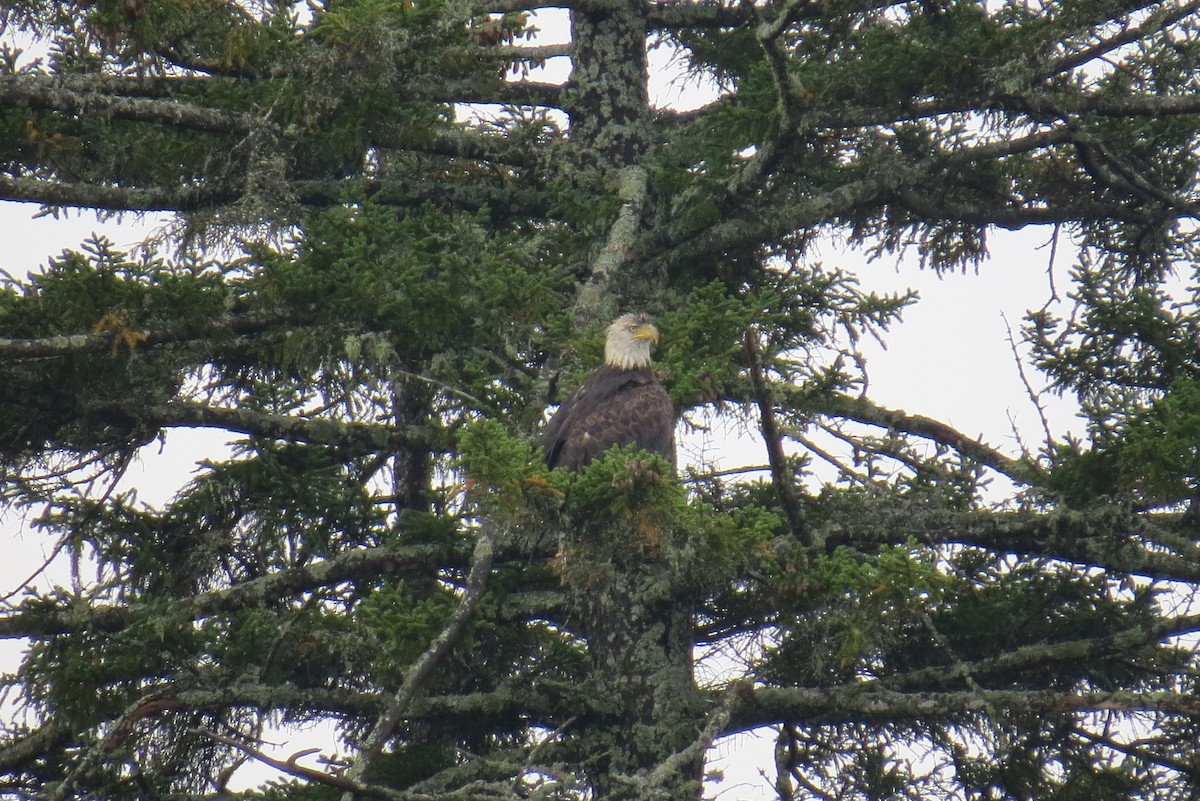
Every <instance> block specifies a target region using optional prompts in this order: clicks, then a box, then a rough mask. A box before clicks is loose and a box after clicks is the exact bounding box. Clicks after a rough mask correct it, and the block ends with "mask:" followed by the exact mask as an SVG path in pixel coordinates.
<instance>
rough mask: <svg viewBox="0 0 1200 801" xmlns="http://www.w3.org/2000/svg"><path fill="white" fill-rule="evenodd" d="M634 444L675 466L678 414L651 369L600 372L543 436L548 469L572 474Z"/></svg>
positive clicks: (604, 368) (606, 367)
mask: <svg viewBox="0 0 1200 801" xmlns="http://www.w3.org/2000/svg"><path fill="white" fill-rule="evenodd" d="M630 444H634V445H637V446H638V447H640V448H642V449H643V450H647V451H653V452H655V453H661V454H662V455H663V456H665V457H667V459H669V460H670V461H671V464H672V466H673V465H674V464H675V412H674V409H673V408H672V406H671V398H670V397H668V395H667V392H666V390H664V389H663V388H662V385H661V384H659V383H658V381H657V380H655V378H654V375H653V373H651V372H650V368H649V367H635V368H633V369H629V370H623V369H621V368H619V367H613V366H612V365H608V364H605V365H602V366H601V367H599V368H597V369H596V371H595V372H593V373H592V374H591V375H590V376H588V377H587V380H586V381H584V382H583V386H581V387H580V388H579V389H577V390H576V391H575V394H573V395H572V396H571V397H569V398H567V399H566V400H565V401H563V404H562V406H560V407H559V408H558V411H557V412H556V413H555V415H554V417H553V418H552V419H551V420H550V424H549V425H548V426H547V427H546V433H545V434H544V435H543V436H542V447H543V449H545V453H546V464H547V465H548V466H550V467H551V468H555V467H567V468H570V469H571V470H579V469H581V468H583V467H584V466H585V465H587V464H588V463H589V462H591V461H592V460H593V459H595V458H597V457H599V456H601V455H602V454H603V453H604V452H605V451H607V450H608V449H609V448H611V447H613V446H614V445H630Z"/></svg>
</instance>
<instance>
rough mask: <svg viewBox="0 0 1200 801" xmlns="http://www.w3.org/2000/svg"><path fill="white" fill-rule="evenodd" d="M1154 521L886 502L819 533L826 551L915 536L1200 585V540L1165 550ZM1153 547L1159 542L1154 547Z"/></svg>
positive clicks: (1119, 511)
mask: <svg viewBox="0 0 1200 801" xmlns="http://www.w3.org/2000/svg"><path fill="white" fill-rule="evenodd" d="M1169 522H1170V521H1168V520H1166V519H1164V520H1159V519H1157V518H1154V519H1150V518H1147V517H1144V516H1141V515H1138V514H1135V513H1134V512H1132V511H1130V510H1128V509H1124V508H1120V507H1116V506H1108V507H1104V506H1098V507H1097V508H1094V509H1089V510H1087V511H1075V510H1057V511H1052V512H988V511H953V510H945V509H928V508H922V507H920V506H917V505H914V506H907V505H903V504H895V503H892V504H884V505H880V506H878V507H872V508H868V509H863V510H862V511H860V513H858V514H856V515H855V516H853V518H846V519H843V520H839V521H838V523H837V525H836V527H835V528H834V529H833V530H830V531H824V530H822V529H821V528H819V527H817V528H815V529H814V532H813V534H814V537H815V538H816V539H817V540H818V541H820V542H823V543H824V545H825V546H826V547H827V548H833V547H836V546H837V545H841V544H852V545H856V546H858V547H871V546H876V545H882V544H895V543H902V542H906V541H909V540H911V541H913V542H918V543H922V544H925V545H948V544H958V545H970V546H974V547H979V548H984V549H987V550H990V551H994V552H997V553H1016V554H1023V555H1026V556H1030V557H1041V558H1047V559H1061V560H1063V561H1066V562H1075V563H1078V564H1086V565H1091V566H1094V567H1099V568H1102V569H1104V570H1106V571H1108V572H1110V573H1114V574H1116V575H1139V576H1147V577H1150V578H1153V579H1162V580H1170V581H1183V582H1188V583H1196V582H1200V545H1195V546H1193V547H1192V549H1191V552H1190V553H1176V552H1171V551H1169V550H1167V549H1166V548H1163V547H1162V546H1161V545H1160V544H1159V543H1158V542H1157V540H1159V539H1168V537H1160V536H1156V535H1157V534H1158V531H1157V527H1158V526H1160V525H1161V526H1165V525H1167V524H1168V523H1169ZM1148 546H1152V547H1148Z"/></svg>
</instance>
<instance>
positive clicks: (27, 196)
mask: <svg viewBox="0 0 1200 801" xmlns="http://www.w3.org/2000/svg"><path fill="white" fill-rule="evenodd" d="M243 192H244V188H243V187H221V188H215V187H206V186H197V185H191V186H178V187H169V188H167V187H138V186H115V185H113V184H86V183H78V182H71V181H54V180H44V179H40V178H14V177H13V176H10V175H0V200H12V201H15V202H18V203H38V204H41V205H43V206H60V207H67V208H85V209H103V210H105V211H198V210H200V209H211V208H216V207H218V206H225V205H228V204H230V203H233V202H234V201H235V200H237V199H238V198H239V197H241V196H242V194H243Z"/></svg>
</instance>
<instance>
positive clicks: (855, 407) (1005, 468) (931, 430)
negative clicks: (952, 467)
mask: <svg viewBox="0 0 1200 801" xmlns="http://www.w3.org/2000/svg"><path fill="white" fill-rule="evenodd" d="M781 389H782V390H783V391H784V392H785V393H787V392H789V391H790V392H791V393H793V394H794V397H792V398H791V400H792V403H793V405H794V407H795V408H798V409H802V410H804V411H813V412H817V413H818V414H823V415H828V416H830V417H838V418H842V419H845V420H853V421H854V422H857V423H865V424H866V425H871V426H877V427H879V428H886V429H888V430H889V431H896V432H899V433H902V434H911V435H913V436H917V437H921V438H923V439H928V440H930V441H932V442H936V443H938V444H939V445H945V446H947V447H949V448H953V449H954V450H956V451H958V452H959V453H960V454H962V455H963V456H964V457H966V458H968V459H971V460H973V461H976V462H979V463H980V464H982V465H985V466H987V467H990V468H992V469H993V470H995V471H997V472H999V473H1003V474H1004V475H1006V476H1008V477H1009V478H1011V479H1012V480H1013V481H1016V482H1018V483H1021V484H1033V483H1037V481H1038V480H1039V478H1040V472H1039V471H1038V470H1037V468H1036V467H1034V466H1033V465H1031V464H1030V463H1029V462H1025V461H1020V460H1017V459H1013V458H1011V457H1009V456H1005V455H1004V454H1003V453H1001V452H1000V451H998V450H996V449H995V448H992V447H991V446H989V445H986V444H984V443H983V442H980V441H979V440H977V439H973V438H971V437H968V436H967V435H966V434H963V433H962V432H961V431H959V430H957V429H956V428H954V427H953V426H950V425H949V424H947V423H943V422H942V421H940V420H935V419H933V418H932V417H925V416H923V415H919V414H909V413H908V412H904V411H901V410H899V409H888V408H885V407H883V406H879V405H878V404H875V403H873V402H872V401H869V400H867V399H866V398H857V397H853V396H850V395H843V394H824V393H822V394H820V395H811V396H809V395H804V394H803V393H801V392H800V391H799V390H797V389H796V388H794V387H782V388H781Z"/></svg>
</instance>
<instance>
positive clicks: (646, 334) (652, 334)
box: [633, 323, 658, 345]
mask: <svg viewBox="0 0 1200 801" xmlns="http://www.w3.org/2000/svg"><path fill="white" fill-rule="evenodd" d="M633 338H634V339H648V340H650V341H651V342H653V343H654V344H655V345H657V344H658V329H657V328H655V327H654V326H653V325H651V324H650V323H646V324H645V325H639V326H638V327H637V330H636V331H634V332H633Z"/></svg>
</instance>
